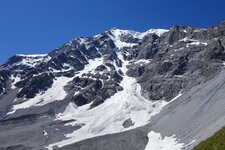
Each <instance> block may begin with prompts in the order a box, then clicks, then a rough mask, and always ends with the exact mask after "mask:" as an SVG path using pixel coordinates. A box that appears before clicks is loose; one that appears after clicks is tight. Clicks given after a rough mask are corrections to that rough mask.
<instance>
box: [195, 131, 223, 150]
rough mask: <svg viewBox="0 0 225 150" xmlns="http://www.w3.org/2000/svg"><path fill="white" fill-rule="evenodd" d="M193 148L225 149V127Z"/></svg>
mask: <svg viewBox="0 0 225 150" xmlns="http://www.w3.org/2000/svg"><path fill="white" fill-rule="evenodd" d="M193 150H225V127H224V128H222V129H221V130H219V131H218V132H217V133H216V134H214V135H213V136H212V137H210V138H209V139H207V140H205V141H203V142H201V143H200V144H199V145H197V146H196V147H195V148H194V149H193Z"/></svg>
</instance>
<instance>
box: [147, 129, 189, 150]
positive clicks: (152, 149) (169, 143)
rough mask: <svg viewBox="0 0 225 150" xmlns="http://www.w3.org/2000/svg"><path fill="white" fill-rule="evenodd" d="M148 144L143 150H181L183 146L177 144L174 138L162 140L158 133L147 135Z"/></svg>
mask: <svg viewBox="0 0 225 150" xmlns="http://www.w3.org/2000/svg"><path fill="white" fill-rule="evenodd" d="M148 140H149V141H148V144H147V146H146V148H145V150H181V149H182V148H183V147H184V146H185V144H183V143H179V140H178V139H176V138H175V137H174V136H171V137H167V136H166V137H164V138H162V136H161V134H160V133H155V132H153V131H151V132H149V133H148Z"/></svg>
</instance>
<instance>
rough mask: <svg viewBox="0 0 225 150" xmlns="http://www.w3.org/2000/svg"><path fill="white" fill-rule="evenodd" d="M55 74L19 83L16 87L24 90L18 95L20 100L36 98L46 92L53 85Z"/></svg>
mask: <svg viewBox="0 0 225 150" xmlns="http://www.w3.org/2000/svg"><path fill="white" fill-rule="evenodd" d="M53 78H54V76H53V74H48V73H44V74H41V75H39V76H35V77H32V78H30V79H29V78H26V79H25V80H23V81H20V82H17V83H16V86H17V87H19V88H22V90H21V91H20V92H19V93H18V94H17V97H18V98H23V97H25V98H34V97H35V94H37V93H40V92H41V91H46V90H47V89H48V88H49V87H51V85H52V84H53Z"/></svg>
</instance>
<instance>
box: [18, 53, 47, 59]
mask: <svg viewBox="0 0 225 150" xmlns="http://www.w3.org/2000/svg"><path fill="white" fill-rule="evenodd" d="M16 56H21V57H27V58H28V57H29V58H34V57H47V56H48V54H30V55H25V54H16Z"/></svg>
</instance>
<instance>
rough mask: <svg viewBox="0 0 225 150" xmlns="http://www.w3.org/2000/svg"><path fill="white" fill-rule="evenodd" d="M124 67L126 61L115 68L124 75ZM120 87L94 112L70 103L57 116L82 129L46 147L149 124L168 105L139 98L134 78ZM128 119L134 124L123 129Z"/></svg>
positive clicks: (50, 147)
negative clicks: (119, 89)
mask: <svg viewBox="0 0 225 150" xmlns="http://www.w3.org/2000/svg"><path fill="white" fill-rule="evenodd" d="M119 58H120V59H121V60H123V59H122V56H121V55H119ZM126 65H128V62H126V61H123V67H122V68H117V69H121V70H122V71H123V72H126V71H127V68H126ZM120 85H121V86H122V87H123V88H124V90H123V91H120V92H118V93H116V94H115V95H114V96H112V97H110V98H109V99H107V100H106V101H105V102H104V103H103V104H101V105H99V106H97V107H95V108H93V109H89V107H90V104H87V105H84V106H82V107H79V108H77V107H76V106H75V105H74V104H73V103H70V104H69V105H68V107H67V108H66V110H65V112H63V113H62V114H58V116H57V119H58V120H71V119H74V120H76V121H74V122H70V123H68V124H67V125H72V126H75V125H83V126H82V128H80V129H78V130H76V131H74V132H72V133H70V134H65V136H66V137H67V139H65V140H63V141H60V142H57V143H52V144H50V145H49V146H48V148H49V149H52V148H53V147H54V146H58V147H62V146H65V145H68V144H72V143H75V142H78V141H81V140H84V139H88V138H92V137H96V136H100V135H106V134H111V133H118V132H122V131H126V130H130V129H133V128H136V127H140V126H143V125H145V124H147V123H149V120H150V118H151V117H152V116H153V115H155V114H157V113H159V112H160V110H161V109H162V107H164V106H165V105H166V104H168V103H167V102H165V101H157V102H151V101H149V100H147V99H145V98H144V97H143V96H142V95H141V87H140V85H138V83H137V82H136V79H135V78H132V77H128V76H126V75H125V76H124V79H123V81H122V82H121V84H120ZM127 119H131V120H132V122H133V123H134V125H133V126H130V127H128V128H124V127H123V125H122V124H123V122H124V121H125V120H127Z"/></svg>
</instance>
